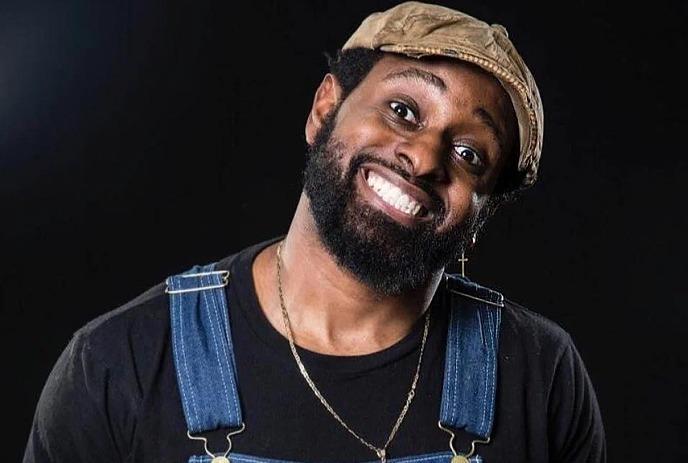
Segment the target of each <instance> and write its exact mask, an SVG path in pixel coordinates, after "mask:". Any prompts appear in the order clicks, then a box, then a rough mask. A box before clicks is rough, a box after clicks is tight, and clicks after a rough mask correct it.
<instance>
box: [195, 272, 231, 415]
mask: <svg viewBox="0 0 688 463" xmlns="http://www.w3.org/2000/svg"><path fill="white" fill-rule="evenodd" d="M200 280H201V286H212V284H213V281H212V279H211V278H208V282H207V283H206V282H204V277H200ZM211 291H212V290H211ZM201 293H202V294H203V300H204V301H205V307H206V311H207V312H206V316H207V317H208V320H210V335H211V336H212V338H213V345H214V346H215V358H216V359H217V364H218V366H219V367H220V380H221V381H222V388H223V389H224V391H225V396H224V398H225V402H227V406H228V407H230V406H231V404H230V403H229V392H228V391H227V381H226V377H225V370H224V366H223V362H222V360H221V359H220V347H218V345H217V336H215V329H216V328H215V321H214V320H213V315H214V312H215V310H217V309H216V307H215V303H214V301H213V302H210V301H208V290H203V291H201ZM211 299H212V298H211ZM214 392H215V391H213V393H214Z"/></svg>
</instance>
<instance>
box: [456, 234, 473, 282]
mask: <svg viewBox="0 0 688 463" xmlns="http://www.w3.org/2000/svg"><path fill="white" fill-rule="evenodd" d="M476 241H478V234H477V233H473V236H472V237H471V248H473V246H475V243H476ZM459 262H461V276H462V277H465V276H466V262H468V258H467V257H466V251H465V250H463V251H461V258H460V259H459Z"/></svg>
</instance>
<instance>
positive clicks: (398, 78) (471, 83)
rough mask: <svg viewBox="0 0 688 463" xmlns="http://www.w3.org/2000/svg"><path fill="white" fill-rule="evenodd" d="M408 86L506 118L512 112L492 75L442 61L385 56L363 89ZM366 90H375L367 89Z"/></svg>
mask: <svg viewBox="0 0 688 463" xmlns="http://www.w3.org/2000/svg"><path fill="white" fill-rule="evenodd" d="M389 84H394V85H401V86H403V85H408V86H414V87H417V88H419V89H421V90H422V89H423V87H425V88H427V91H438V92H439V93H442V94H443V96H444V97H447V98H450V99H453V100H456V102H458V103H461V102H464V101H467V100H468V101H470V100H473V101H475V102H480V103H481V104H487V105H491V106H493V109H495V110H497V109H498V110H500V111H501V112H503V115H504V116H505V117H506V116H507V114H506V113H508V112H509V111H511V110H512V105H511V100H510V99H509V95H508V94H507V93H506V91H505V90H504V87H503V86H502V85H501V83H500V82H499V81H498V80H497V78H496V77H494V76H493V75H492V74H490V73H488V72H487V71H485V70H483V69H481V68H480V67H478V66H476V65H474V64H472V63H468V62H465V61H460V60H458V59H452V58H444V57H435V56H433V57H424V58H421V59H416V58H410V57H406V56H403V55H398V54H394V53H385V54H384V56H383V57H382V58H381V59H380V60H379V61H378V62H377V63H375V65H374V66H373V68H372V69H371V70H370V72H369V73H368V75H367V76H366V78H365V79H363V81H362V82H361V86H362V87H364V88H365V87H367V86H372V87H377V89H379V86H380V85H389ZM369 90H375V89H374V88H373V89H369Z"/></svg>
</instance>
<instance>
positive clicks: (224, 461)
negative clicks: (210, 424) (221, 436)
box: [186, 423, 246, 463]
mask: <svg viewBox="0 0 688 463" xmlns="http://www.w3.org/2000/svg"><path fill="white" fill-rule="evenodd" d="M244 429H246V424H244V423H241V427H240V428H239V429H237V430H236V431H230V432H229V433H228V434H227V442H228V443H229V447H228V448H227V450H226V451H225V453H223V454H222V455H219V456H218V455H215V454H214V453H212V452H211V451H210V450H208V439H206V438H205V437H196V436H192V435H191V433H190V432H189V431H186V436H187V437H188V438H189V439H191V440H200V441H202V442H203V449H204V450H205V453H206V454H207V455H208V456H209V457H210V458H211V462H212V463H229V458H228V457H227V455H229V452H230V451H231V450H232V439H230V437H232V436H233V435H235V434H239V433H240V432H243V431H244Z"/></svg>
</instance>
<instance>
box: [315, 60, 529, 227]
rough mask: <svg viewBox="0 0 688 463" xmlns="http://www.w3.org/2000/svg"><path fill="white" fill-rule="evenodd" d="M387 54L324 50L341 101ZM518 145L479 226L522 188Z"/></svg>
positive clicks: (486, 205) (519, 193)
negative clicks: (339, 88) (330, 52)
mask: <svg viewBox="0 0 688 463" xmlns="http://www.w3.org/2000/svg"><path fill="white" fill-rule="evenodd" d="M386 53H387V52H383V51H380V50H372V49H368V48H350V49H348V50H337V54H336V55H335V56H332V55H330V54H328V53H325V57H326V58H327V65H328V68H329V71H330V73H331V74H333V75H334V76H335V77H336V78H337V81H338V82H339V85H340V86H341V88H342V101H343V100H344V99H346V97H347V96H349V94H350V93H351V92H352V91H353V90H354V89H355V88H356V87H357V86H358V84H359V83H361V81H362V80H363V79H364V78H365V77H366V76H367V75H368V73H369V72H370V70H371V69H372V68H373V66H375V64H376V63H377V62H378V61H380V59H382V57H383V56H385V54H386ZM421 59H422V58H421ZM519 146H520V144H519V143H518V140H517V142H516V143H515V144H514V148H513V150H512V151H511V152H510V153H509V154H508V160H507V163H506V165H505V166H504V169H503V170H502V173H501V174H500V176H499V178H498V179H497V184H496V185H495V188H494V190H493V192H492V194H491V195H490V198H489V199H488V201H487V203H486V204H485V206H483V208H482V209H481V211H480V214H479V216H478V219H477V220H478V222H479V224H480V225H479V227H482V225H483V224H484V223H485V222H486V221H487V219H489V218H490V217H491V216H492V215H493V214H494V213H495V212H496V211H497V209H499V208H500V207H501V206H502V205H503V204H506V203H511V202H514V201H516V200H517V199H518V198H520V197H521V194H522V193H523V191H524V190H525V188H524V187H523V179H524V176H525V173H523V172H519V170H518V159H519Z"/></svg>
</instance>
